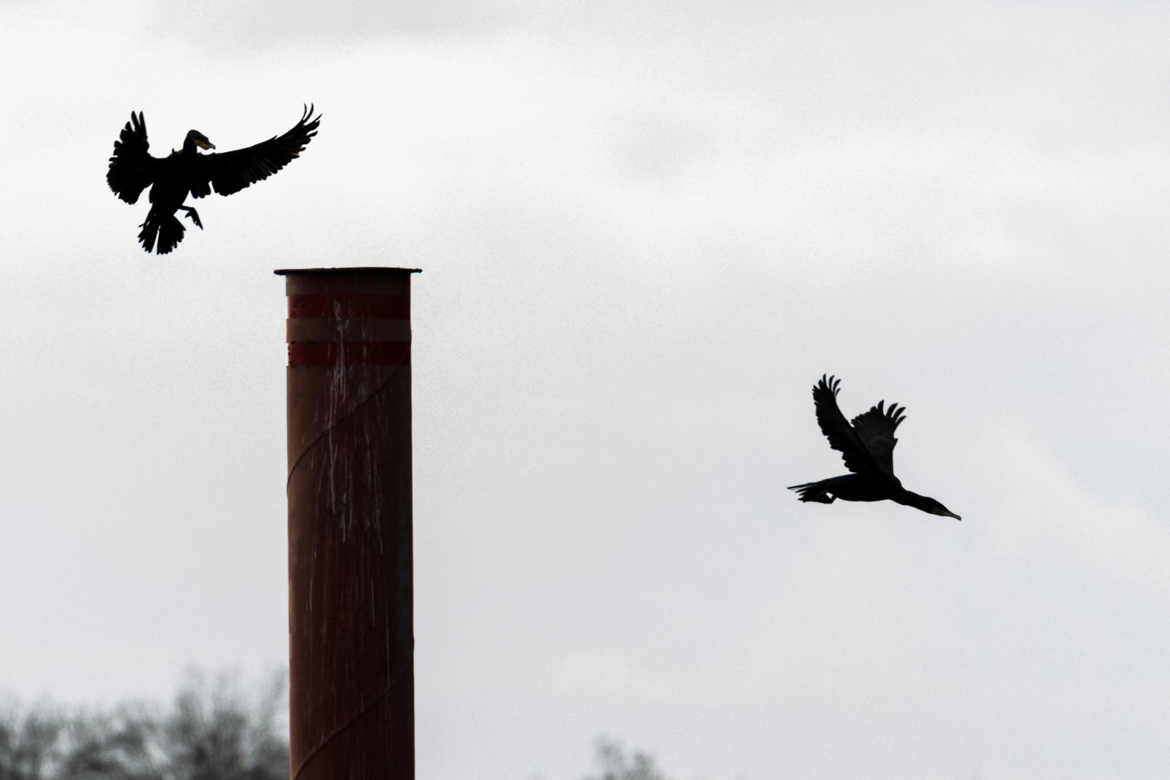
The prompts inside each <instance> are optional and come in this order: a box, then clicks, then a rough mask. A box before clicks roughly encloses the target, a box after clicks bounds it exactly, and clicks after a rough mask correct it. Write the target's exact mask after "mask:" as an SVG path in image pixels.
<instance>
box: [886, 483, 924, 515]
mask: <svg viewBox="0 0 1170 780" xmlns="http://www.w3.org/2000/svg"><path fill="white" fill-rule="evenodd" d="M890 500H891V501H897V502H898V503H899V504H904V505H906V506H912V507H914V508H915V509H921V510H922V511H923V512H929V511H930V510H929V509H927V508H926V507H927V503H928V502H929V501H930V499H929V498H927V497H926V496H920V495H918V494H917V493H915V492H914V491H912V490H907V489H906V488H904V487H902V486H901V485H899V486H898V490H897V491H896V492H895V493H894V495H892V496H890Z"/></svg>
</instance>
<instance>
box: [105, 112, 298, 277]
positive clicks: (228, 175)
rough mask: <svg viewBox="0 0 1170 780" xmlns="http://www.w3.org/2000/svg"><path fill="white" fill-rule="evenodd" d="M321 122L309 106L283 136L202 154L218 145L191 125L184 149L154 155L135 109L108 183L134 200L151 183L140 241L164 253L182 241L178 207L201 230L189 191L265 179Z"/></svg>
mask: <svg viewBox="0 0 1170 780" xmlns="http://www.w3.org/2000/svg"><path fill="white" fill-rule="evenodd" d="M320 123H321V116H320V115H319V114H318V115H317V116H316V117H314V116H313V107H312V106H309V107H308V108H306V109H305V111H304V113H303V114H302V115H301V121H299V122H297V123H296V125H294V126H293V128H292V129H291V130H289V131H288V132H287V133H285V134H284V135H278V136H274V137H272V138H269V139H268V140H267V141H262V142H260V143H258V144H256V145H254V146H249V147H247V148H246V149H236V150H235V151H232V152H223V153H221V154H200V153H199V149H214V148H215V144H213V143H211V141H209V140H207V136H205V135H204V134H203V133H201V132H199V131H198V130H191V131H188V133H187V138H186V140H184V141H183V148H182V149H180V150H179V151H177V152H176V151H175V150H173V149H172V150H171V153H170V154H169V155H167V156H166V157H153V156H151V154H150V153H149V152H148V151H147V149H148V148H149V146H150V142H149V141H147V140H146V122H145V120H144V119H143V118H142V112H141V111H140V112H138V113H137V114H135V113H134V112H133V111H131V112H130V121H129V122H127V123H126V126H125V127H124V128H122V133H121V135H120V136H119V137H118V140H117V141H114V154H113V156H112V157H110V170H109V171H108V172H107V173H106V182H107V183H108V184H109V185H110V189H111V190H113V191H114V194H115V195H117V196H118V197H119V198H121V199H122V200H124V201H126V202H127V203H136V202H137V201H138V196H139V195H141V194H142V191H143V190H144V189H146V188H147V187H150V211H148V212H147V214H146V221H145V222H143V223H142V224H141V225H140V226H139V227H141V228H142V231H141V232H140V233H139V234H138V240H139V241H140V242H141V243H142V248H143V249H145V250H146V251H147V252H149V251H151V250H152V249H154V248H155V246H156V244H157V246H158V253H159V254H160V255H165V254H166V253H167V252H170V251H171V250H172V249H174V248H175V245H176V244H178V243H179V242H180V241H182V240H183V232H184V230H183V223H181V222H179V220H178V219H177V218H176V217H175V212H176V211H179V210H182V211H184V212H186V214H187V217H188V218H190V220H191V221H192V222H194V223H195V225H196V226H198V227H199V229H200V230H202V229H203V222H202V221H201V220H200V219H199V212H197V211H196V210H195V209H193V208H191V207H190V206H184V205H183V201H185V200H186V199H187V194H188V193H190V194H191V195H194V196H195V197H196V198H202V197H204V196H205V195H210V194H211V191H212V190H213V189H214V190H215V191H216V192H218V193H219V194H220V195H231V194H232V193H234V192H239V191H240V190H242V189H244V188H245V187H247V186H248V185H250V184H253V183H255V182H258V181H262V180H264V179H267V178H268V177H269V176H271V175H272V174H274V173H276V172H277V171H279V170H280V169H281V168H283V167H284V166H286V165H288V164H289V162H291V161H292V160H294V159H295V158H297V157H299V156H300V153H301V150H303V149H304V148H305V145H306V144H308V143H309V141H310V140H311V139H312V138H313V136H315V135H316V134H317V126H318V125H319V124H320Z"/></svg>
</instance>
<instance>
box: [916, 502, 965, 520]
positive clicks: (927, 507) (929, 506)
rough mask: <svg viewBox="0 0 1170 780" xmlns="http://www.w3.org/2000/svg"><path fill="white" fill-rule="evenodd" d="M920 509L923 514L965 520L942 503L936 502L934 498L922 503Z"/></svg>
mask: <svg viewBox="0 0 1170 780" xmlns="http://www.w3.org/2000/svg"><path fill="white" fill-rule="evenodd" d="M918 508H919V509H921V510H922V511H923V512H929V513H930V514H932V515H939V516H941V517H953V518H955V519H956V520H962V519H963V518H961V517H959V516H958V515H956V514H955V513H954V512H952V511H951V510H949V509H947V508H946V507H945V506H943V505H942V504H941V503H940V502H938V501H935V500H934V499H933V498H928V499H926V500H925V501H924V502H922V506H920V507H918Z"/></svg>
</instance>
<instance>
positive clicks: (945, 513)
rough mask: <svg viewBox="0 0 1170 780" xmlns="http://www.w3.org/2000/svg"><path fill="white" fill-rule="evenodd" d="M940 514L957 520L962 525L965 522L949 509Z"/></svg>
mask: <svg viewBox="0 0 1170 780" xmlns="http://www.w3.org/2000/svg"><path fill="white" fill-rule="evenodd" d="M939 514H940V515H941V516H943V517H953V518H955V519H956V520H958V521H959V522H960V523H961V522H963V518H961V517H959V516H958V515H956V514H955V513H954V512H952V511H951V510H949V509H944V510H942V511H941V512H939Z"/></svg>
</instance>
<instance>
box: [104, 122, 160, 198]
mask: <svg viewBox="0 0 1170 780" xmlns="http://www.w3.org/2000/svg"><path fill="white" fill-rule="evenodd" d="M149 148H150V142H149V141H147V140H146V120H144V119H143V118H142V112H141V111H139V112H138V113H137V114H135V113H134V112H133V111H131V112H130V121H129V122H127V123H126V126H125V127H123V128H122V132H121V134H120V135H119V136H118V140H117V141H114V154H113V156H111V157H110V169H109V170H108V171H107V172H106V183H107V184H109V185H110V189H111V190H113V191H114V194H115V195H117V196H118V197H119V198H121V199H122V200H124V201H126V202H127V203H135V202H137V200H138V196H139V195H141V194H142V191H143V190H144V189H146V188H147V187H149V186H150V185H151V184H153V183H154V175H155V170H156V167H157V165H158V160H157V159H155V158H154V157H151V156H150V152H149V151H147V150H148V149H149Z"/></svg>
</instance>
